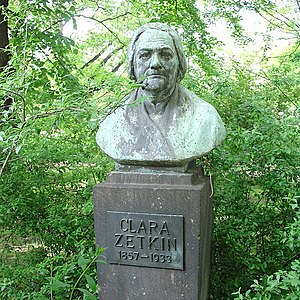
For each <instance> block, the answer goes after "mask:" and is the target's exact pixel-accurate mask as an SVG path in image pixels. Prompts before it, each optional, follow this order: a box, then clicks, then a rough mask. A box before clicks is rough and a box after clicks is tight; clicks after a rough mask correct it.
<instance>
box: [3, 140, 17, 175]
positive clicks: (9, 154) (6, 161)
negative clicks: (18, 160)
mask: <svg viewBox="0 0 300 300" xmlns="http://www.w3.org/2000/svg"><path fill="white" fill-rule="evenodd" d="M15 147H16V144H15V143H14V144H13V145H12V146H11V148H10V149H9V151H8V153H7V155H6V158H5V160H4V162H3V164H2V167H1V169H0V177H1V176H2V174H3V172H4V170H5V168H6V166H7V164H8V161H9V159H10V157H11V155H12V153H13V151H14V150H15Z"/></svg>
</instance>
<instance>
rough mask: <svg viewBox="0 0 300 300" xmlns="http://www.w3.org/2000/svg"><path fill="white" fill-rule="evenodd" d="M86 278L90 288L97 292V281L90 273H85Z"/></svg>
mask: <svg viewBox="0 0 300 300" xmlns="http://www.w3.org/2000/svg"><path fill="white" fill-rule="evenodd" d="M85 279H86V281H87V283H88V286H89V288H90V289H91V290H92V291H93V292H94V293H97V283H96V282H95V280H94V279H93V278H92V277H91V276H90V275H85Z"/></svg>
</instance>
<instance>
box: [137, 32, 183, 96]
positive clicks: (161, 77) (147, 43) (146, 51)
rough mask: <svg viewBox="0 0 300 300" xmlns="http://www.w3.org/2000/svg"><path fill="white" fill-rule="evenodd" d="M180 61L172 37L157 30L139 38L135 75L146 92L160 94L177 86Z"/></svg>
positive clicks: (143, 34) (145, 33)
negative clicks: (143, 85)
mask: <svg viewBox="0 0 300 300" xmlns="http://www.w3.org/2000/svg"><path fill="white" fill-rule="evenodd" d="M178 67H179V60H178V56H177V53H176V49H175V46H174V42H173V40H172V37H171V36H170V35H169V34H168V33H166V32H164V31H159V30H155V29H150V30H147V31H146V32H144V33H142V34H141V36H140V37H139V39H138V41H137V45H136V50H135V55H134V75H135V77H136V79H137V81H138V82H143V83H144V84H145V90H147V91H149V92H151V93H153V94H158V93H161V92H163V91H165V90H166V91H168V90H170V89H172V86H175V84H176V80H177V74H178Z"/></svg>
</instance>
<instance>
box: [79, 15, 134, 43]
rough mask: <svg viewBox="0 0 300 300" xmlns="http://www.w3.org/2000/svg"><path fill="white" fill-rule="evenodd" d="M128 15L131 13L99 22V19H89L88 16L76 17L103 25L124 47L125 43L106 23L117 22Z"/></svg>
mask: <svg viewBox="0 0 300 300" xmlns="http://www.w3.org/2000/svg"><path fill="white" fill-rule="evenodd" d="M128 14H130V12H126V13H124V14H122V15H118V16H115V17H110V18H106V19H103V20H98V19H96V18H94V17H88V16H85V15H76V17H82V18H86V19H89V20H92V21H95V22H97V23H99V24H101V25H102V26H104V27H105V28H106V29H107V30H108V31H109V32H110V33H111V34H112V35H113V36H114V37H115V38H116V39H117V40H118V41H119V43H120V44H122V45H124V43H123V42H122V41H121V40H120V38H119V37H118V35H117V34H116V33H115V32H113V31H112V30H111V29H110V28H109V27H108V26H107V25H105V24H104V22H106V21H111V20H115V19H118V18H121V17H124V16H126V15H128Z"/></svg>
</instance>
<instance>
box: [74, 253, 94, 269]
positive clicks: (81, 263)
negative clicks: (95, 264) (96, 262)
mask: <svg viewBox="0 0 300 300" xmlns="http://www.w3.org/2000/svg"><path fill="white" fill-rule="evenodd" d="M90 262H91V260H90V259H87V258H84V257H83V256H80V257H79V258H78V261H77V263H78V265H79V267H81V268H82V269H83V270H84V269H85V268H86V266H87V265H88V264H89V263H90Z"/></svg>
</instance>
